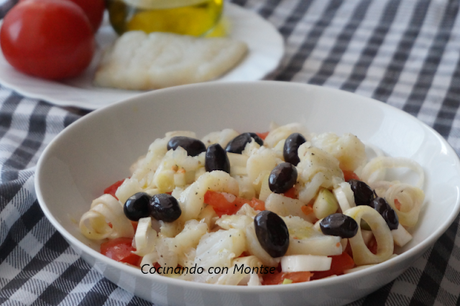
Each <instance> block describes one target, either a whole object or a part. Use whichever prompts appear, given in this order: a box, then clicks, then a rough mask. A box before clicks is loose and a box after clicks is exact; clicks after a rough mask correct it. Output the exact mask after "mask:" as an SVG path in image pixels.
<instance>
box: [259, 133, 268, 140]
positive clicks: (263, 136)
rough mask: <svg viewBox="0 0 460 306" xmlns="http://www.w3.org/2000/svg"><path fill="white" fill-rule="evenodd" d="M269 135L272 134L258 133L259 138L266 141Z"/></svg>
mask: <svg viewBox="0 0 460 306" xmlns="http://www.w3.org/2000/svg"><path fill="white" fill-rule="evenodd" d="M268 133H270V132H263V133H256V134H257V136H259V137H260V138H261V139H262V140H265V138H267V136H268Z"/></svg>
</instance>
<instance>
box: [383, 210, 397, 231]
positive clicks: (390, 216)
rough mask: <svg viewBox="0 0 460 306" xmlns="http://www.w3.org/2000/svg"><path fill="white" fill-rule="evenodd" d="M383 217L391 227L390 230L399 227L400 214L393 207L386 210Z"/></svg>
mask: <svg viewBox="0 0 460 306" xmlns="http://www.w3.org/2000/svg"><path fill="white" fill-rule="evenodd" d="M382 217H383V219H385V221H386V222H387V224H388V227H389V228H390V230H395V229H398V226H399V218H398V215H397V214H396V212H395V211H394V210H393V209H392V208H390V209H389V210H386V211H385V212H384V213H383V215H382Z"/></svg>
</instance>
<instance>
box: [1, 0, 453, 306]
mask: <svg viewBox="0 0 460 306" xmlns="http://www.w3.org/2000/svg"><path fill="white" fill-rule="evenodd" d="M233 2H234V3H235V4H238V5H241V6H243V7H245V8H246V9H248V10H251V11H254V12H257V13H258V14H260V15H261V16H262V17H263V18H265V19H267V20H268V21H269V22H271V23H272V24H273V25H274V26H275V27H276V28H277V29H278V30H279V32H280V33H281V34H282V35H283V37H284V40H285V46H286V53H285V56H284V59H283V61H282V63H281V65H280V67H279V69H278V70H277V71H276V72H275V73H274V74H272V75H270V77H269V79H274V80H281V81H291V82H300V83H309V84H317V85H323V86H327V87H332V88H339V89H342V90H346V91H351V92H355V93H357V94H360V95H363V96H368V97H372V98H374V99H377V100H380V101H382V102H385V103H388V104H390V105H392V106H395V107H397V108H400V109H402V110H404V111H406V112H408V113H410V114H411V115H413V116H415V117H417V118H418V119H420V120H421V121H423V122H424V123H426V124H428V125H429V126H431V127H433V128H434V129H435V130H436V131H438V132H439V133H440V134H441V135H442V136H443V137H445V138H446V139H447V141H448V142H449V143H450V144H451V145H452V147H453V148H454V149H455V150H456V152H457V153H459V152H460V113H459V106H460V95H459V93H460V52H459V51H460V18H458V16H459V14H458V13H459V1H447V0H433V1H428V0H421V1H414V0H375V1H369V0H347V1H342V0H284V1H283V0H234V1H233ZM5 11H6V7H5V6H4V7H3V8H2V9H0V14H2V12H5ZM85 114H87V111H84V110H80V109H76V108H62V107H57V106H54V105H52V104H50V103H48V102H46V101H39V100H36V99H31V98H28V97H23V96H21V95H19V94H17V93H15V92H14V91H11V90H9V89H7V88H4V87H0V170H1V171H0V304H2V303H4V304H5V305H30V304H34V305H58V304H59V305H76V304H82V305H102V304H107V305H148V304H150V303H148V302H146V301H144V300H142V299H140V298H137V297H135V296H133V295H132V294H130V293H128V292H126V291H125V290H123V289H121V288H119V287H117V286H116V285H114V284H113V283H111V282H110V281H108V280H107V279H105V278H104V277H102V276H101V275H100V274H99V273H98V272H96V271H95V270H94V269H92V268H91V267H90V266H89V265H88V264H87V263H86V262H84V261H83V260H82V259H81V258H80V257H79V256H78V255H77V254H76V253H75V252H74V251H73V250H72V249H71V248H70V247H69V245H68V244H67V243H66V242H65V241H64V239H63V238H62V236H61V235H60V234H59V233H58V232H56V230H55V229H54V228H53V227H52V225H51V224H50V223H49V222H48V220H47V219H46V217H45V216H44V215H43V212H42V211H41V209H40V207H39V205H38V202H37V199H36V196H35V192H34V184H33V177H34V171H35V165H36V163H37V160H38V158H39V156H40V154H41V153H42V152H43V149H44V148H45V147H46V145H47V144H48V143H49V142H50V141H51V140H52V139H53V137H55V136H56V135H57V134H58V133H59V132H60V131H61V130H63V129H64V128H65V127H66V126H68V125H69V124H70V123H72V122H74V121H75V120H78V119H79V118H80V117H82V116H84V115H85ZM458 222H459V220H458V218H457V219H456V221H455V222H454V224H452V226H450V227H449V229H448V230H447V232H446V233H445V234H444V235H443V236H442V237H441V238H440V239H439V240H438V241H437V242H436V244H435V245H434V246H433V247H432V248H431V249H430V250H429V251H428V252H426V253H425V254H424V255H423V257H422V258H420V259H419V260H418V261H416V262H415V263H414V264H413V266H411V267H409V268H408V269H407V271H406V272H405V273H404V274H403V275H401V276H400V277H399V278H397V279H396V280H395V281H393V282H391V283H389V284H387V285H386V286H384V287H383V288H381V289H380V290H378V291H376V292H374V293H372V294H370V295H369V296H367V297H365V298H363V299H361V300H359V301H356V302H354V303H352V304H351V305H459V304H460V252H459V251H460V250H459V246H460V236H459V232H458Z"/></svg>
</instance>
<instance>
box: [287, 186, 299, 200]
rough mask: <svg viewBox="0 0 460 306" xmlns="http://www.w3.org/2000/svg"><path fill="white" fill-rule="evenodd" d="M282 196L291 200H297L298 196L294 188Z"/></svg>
mask: <svg viewBox="0 0 460 306" xmlns="http://www.w3.org/2000/svg"><path fill="white" fill-rule="evenodd" d="M284 196H285V197H288V198H291V199H297V198H298V196H299V195H298V194H297V190H296V189H295V187H292V188H291V189H289V190H288V191H286V192H285V193H284Z"/></svg>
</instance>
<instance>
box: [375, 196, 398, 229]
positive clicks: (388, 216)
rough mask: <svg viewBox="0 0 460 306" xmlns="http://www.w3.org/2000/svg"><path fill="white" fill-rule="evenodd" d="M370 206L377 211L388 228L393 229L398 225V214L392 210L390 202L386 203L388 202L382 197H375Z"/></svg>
mask: <svg viewBox="0 0 460 306" xmlns="http://www.w3.org/2000/svg"><path fill="white" fill-rule="evenodd" d="M371 206H372V207H374V209H375V210H376V211H378V212H379V214H380V215H381V216H382V217H383V219H384V220H385V222H386V223H387V224H388V227H389V228H390V230H394V229H397V228H398V225H399V219H398V215H397V214H396V212H395V211H394V210H393V208H391V206H390V204H388V202H387V201H386V200H385V199H384V198H381V197H376V198H375V199H374V200H373V201H372V205H371Z"/></svg>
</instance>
